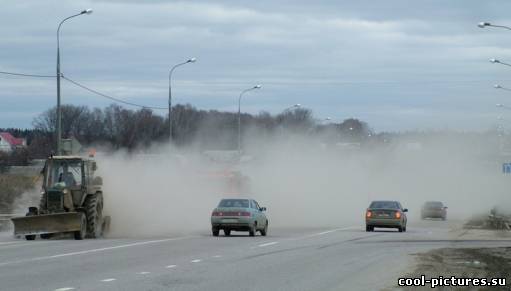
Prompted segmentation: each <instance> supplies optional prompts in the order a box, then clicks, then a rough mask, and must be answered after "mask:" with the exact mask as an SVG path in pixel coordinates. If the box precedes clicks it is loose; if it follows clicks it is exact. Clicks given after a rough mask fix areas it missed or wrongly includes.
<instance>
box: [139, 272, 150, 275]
mask: <svg viewBox="0 0 511 291" xmlns="http://www.w3.org/2000/svg"><path fill="white" fill-rule="evenodd" d="M137 274H139V275H147V274H151V272H138V273H137Z"/></svg>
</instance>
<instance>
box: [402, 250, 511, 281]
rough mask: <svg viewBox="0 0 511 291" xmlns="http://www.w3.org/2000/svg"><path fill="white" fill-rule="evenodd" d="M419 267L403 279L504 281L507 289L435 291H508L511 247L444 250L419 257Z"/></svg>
mask: <svg viewBox="0 0 511 291" xmlns="http://www.w3.org/2000/svg"><path fill="white" fill-rule="evenodd" d="M417 259H418V265H417V266H416V268H415V270H414V271H413V272H412V273H409V274H406V276H405V277H410V278H419V277H420V276H421V275H425V276H426V278H428V279H429V278H438V277H439V276H443V277H444V278H445V277H450V276H455V277H457V278H488V279H491V278H506V283H507V284H508V286H507V287H479V286H478V287H474V286H472V287H456V288H453V287H437V288H436V289H437V290H510V287H509V284H510V283H511V247H496V248H443V249H436V250H432V251H429V252H426V253H422V254H418V255H417ZM403 289H404V290H431V287H430V286H426V287H403Z"/></svg>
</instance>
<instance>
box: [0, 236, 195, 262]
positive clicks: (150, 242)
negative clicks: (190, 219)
mask: <svg viewBox="0 0 511 291" xmlns="http://www.w3.org/2000/svg"><path fill="white" fill-rule="evenodd" d="M188 238H193V236H186V237H175V238H167V239H159V240H150V241H141V242H136V243H130V244H124V245H117V246H112V247H105V248H99V249H91V250H85V251H79V252H72V253H63V254H58V255H53V256H45V257H36V258H30V259H22V260H15V261H8V262H1V263H0V267H2V266H6V265H11V264H19V263H27V262H35V261H43V260H50V259H58V258H64V257H71V256H78V255H83V254H90V253H98V252H104V251H110V250H116V249H122V248H128V247H135V246H142V245H149V244H157V243H163V242H169V241H176V240H183V239H188Z"/></svg>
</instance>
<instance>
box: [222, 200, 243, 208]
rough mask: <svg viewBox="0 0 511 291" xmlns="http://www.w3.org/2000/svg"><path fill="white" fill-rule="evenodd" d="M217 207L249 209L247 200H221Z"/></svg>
mask: <svg viewBox="0 0 511 291" xmlns="http://www.w3.org/2000/svg"><path fill="white" fill-rule="evenodd" d="M218 207H241V208H249V206H248V200H247V199H223V200H222V201H220V204H218Z"/></svg>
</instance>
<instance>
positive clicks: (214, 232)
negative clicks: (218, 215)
mask: <svg viewBox="0 0 511 291" xmlns="http://www.w3.org/2000/svg"><path fill="white" fill-rule="evenodd" d="M211 232H212V233H213V236H218V235H219V234H220V230H219V229H218V228H212V229H211Z"/></svg>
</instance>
